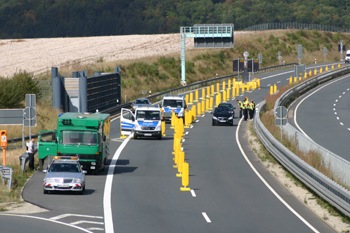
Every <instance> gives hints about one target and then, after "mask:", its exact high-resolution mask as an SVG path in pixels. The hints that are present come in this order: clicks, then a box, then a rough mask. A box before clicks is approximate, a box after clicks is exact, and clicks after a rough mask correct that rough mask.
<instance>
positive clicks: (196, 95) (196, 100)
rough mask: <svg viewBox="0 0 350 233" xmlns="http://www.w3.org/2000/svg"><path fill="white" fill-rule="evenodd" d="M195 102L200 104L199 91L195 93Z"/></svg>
mask: <svg viewBox="0 0 350 233" xmlns="http://www.w3.org/2000/svg"><path fill="white" fill-rule="evenodd" d="M194 102H196V103H197V102H198V90H196V91H195V100H194Z"/></svg>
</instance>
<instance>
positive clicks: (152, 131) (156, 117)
mask: <svg viewBox="0 0 350 233" xmlns="http://www.w3.org/2000/svg"><path fill="white" fill-rule="evenodd" d="M120 127H121V133H122V134H124V135H130V134H132V133H134V139H138V138H139V137H157V138H158V139H162V121H161V111H160V108H159V107H155V106H152V105H149V106H145V105H142V106H140V107H137V108H136V110H135V113H132V111H131V110H129V109H126V108H122V111H121V115H120Z"/></svg>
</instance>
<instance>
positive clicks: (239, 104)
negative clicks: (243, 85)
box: [236, 100, 243, 118]
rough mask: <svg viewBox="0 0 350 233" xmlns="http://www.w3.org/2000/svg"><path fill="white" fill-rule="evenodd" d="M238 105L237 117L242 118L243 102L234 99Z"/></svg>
mask: <svg viewBox="0 0 350 233" xmlns="http://www.w3.org/2000/svg"><path fill="white" fill-rule="evenodd" d="M236 102H237V104H238V107H239V118H242V107H243V103H242V101H240V100H236Z"/></svg>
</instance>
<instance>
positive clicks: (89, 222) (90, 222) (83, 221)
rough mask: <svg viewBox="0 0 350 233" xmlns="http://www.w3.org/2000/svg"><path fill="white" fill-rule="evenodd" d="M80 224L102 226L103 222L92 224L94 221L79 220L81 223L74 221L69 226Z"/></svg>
mask: <svg viewBox="0 0 350 233" xmlns="http://www.w3.org/2000/svg"><path fill="white" fill-rule="evenodd" d="M82 223H88V224H99V225H103V224H104V223H103V222H94V221H85V220H81V221H76V222H71V223H70V224H72V225H79V224H82Z"/></svg>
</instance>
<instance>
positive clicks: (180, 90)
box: [101, 63, 297, 114]
mask: <svg viewBox="0 0 350 233" xmlns="http://www.w3.org/2000/svg"><path fill="white" fill-rule="evenodd" d="M294 65H297V63H288V64H284V65H278V66H271V67H266V68H262V69H260V71H265V70H272V69H278V68H286V67H290V66H294ZM242 74H243V73H240V74H239V75H242ZM236 76H237V74H231V75H226V76H221V77H217V78H212V79H208V80H204V81H199V82H195V83H192V84H189V85H186V86H182V87H177V88H174V89H171V90H168V91H164V92H161V93H157V94H154V95H151V96H148V97H146V98H148V99H149V100H150V101H151V102H157V101H159V100H161V99H162V98H163V97H164V96H165V95H175V94H179V93H183V92H187V91H189V90H194V89H197V88H199V87H201V86H203V87H204V86H208V85H210V84H211V83H216V82H220V81H223V80H225V79H228V78H231V77H236ZM131 105H132V102H127V103H124V104H121V105H118V106H117V107H115V108H109V109H106V110H104V111H101V112H105V113H111V114H112V113H113V114H118V113H120V110H121V109H122V108H131Z"/></svg>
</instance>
